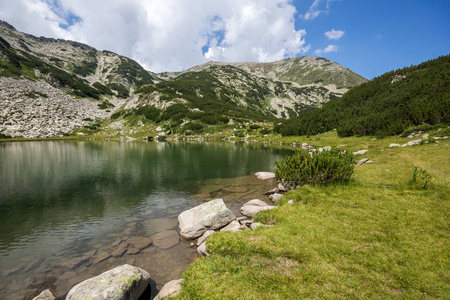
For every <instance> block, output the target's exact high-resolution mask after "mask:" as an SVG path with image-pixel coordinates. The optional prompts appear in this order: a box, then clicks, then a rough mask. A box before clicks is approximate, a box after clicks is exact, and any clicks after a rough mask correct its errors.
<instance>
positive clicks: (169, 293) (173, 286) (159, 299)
mask: <svg viewBox="0 0 450 300" xmlns="http://www.w3.org/2000/svg"><path fill="white" fill-rule="evenodd" d="M183 281H184V280H183V279H178V280H172V281H169V282H168V283H166V284H165V285H164V286H163V287H162V289H161V290H160V291H159V293H158V295H157V296H156V297H155V298H154V299H153V300H164V299H169V298H172V297H175V296H176V295H178V294H179V293H180V292H181V284H182V283H183Z"/></svg>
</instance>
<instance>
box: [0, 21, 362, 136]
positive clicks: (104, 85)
mask: <svg viewBox="0 0 450 300" xmlns="http://www.w3.org/2000/svg"><path fill="white" fill-rule="evenodd" d="M1 77H4V78H10V80H17V81H16V85H17V86H21V85H22V86H23V85H26V84H25V83H24V81H23V79H28V80H32V81H35V82H41V83H46V84H48V85H45V87H46V88H48V93H43V92H42V90H43V86H40V87H39V91H38V92H37V93H34V94H33V92H32V91H31V92H30V91H29V88H25V86H24V87H23V89H20V88H17V89H14V91H15V94H14V95H12V98H11V99H15V100H14V101H9V102H8V106H9V107H6V102H5V101H2V102H0V121H1V122H0V134H3V135H4V136H15V137H49V136H58V135H61V134H68V133H70V132H72V131H74V129H75V128H76V126H75V127H74V126H61V127H59V128H57V129H55V130H51V131H48V130H47V131H46V132H51V133H39V131H36V130H33V133H31V132H30V131H29V130H28V131H27V130H25V129H24V128H23V126H19V125H17V124H16V123H14V121H12V120H19V119H20V118H18V115H17V113H16V114H13V112H16V111H19V112H21V111H22V112H23V110H25V113H24V114H25V115H27V116H32V112H30V111H29V110H30V109H33V107H35V106H33V105H31V106H30V108H29V109H25V107H29V105H28V104H29V103H28V102H30V103H33V101H34V102H36V99H38V100H41V102H42V103H46V105H50V106H51V104H50V102H52V101H53V100H52V99H53V98H52V97H53V96H52V95H56V94H57V92H56V91H54V89H56V90H59V91H61V92H63V93H65V94H67V95H68V97H63V98H64V99H65V100H64V101H66V102H64V103H66V104H64V103H60V104H59V105H58V106H64V105H67V106H71V103H70V102H76V101H79V100H80V99H90V100H91V101H93V102H94V103H95V104H97V107H96V105H88V106H86V107H89V110H90V112H89V113H88V114H87V115H89V117H86V114H82V113H79V114H75V115H73V114H71V118H72V119H73V120H74V119H76V120H77V121H76V122H74V124H78V125H77V126H78V128H80V126H81V127H83V126H92V124H93V123H95V124H101V123H102V122H103V121H104V120H107V119H108V118H109V116H114V117H115V118H113V119H111V121H114V120H116V119H117V118H119V119H121V120H122V119H123V122H124V123H125V124H129V123H130V122H129V118H130V117H133V118H134V117H136V116H141V115H140V114H139V112H138V111H139V110H140V111H141V112H142V111H143V110H145V111H149V110H153V112H154V113H155V114H156V113H158V114H159V115H158V117H156V118H155V120H150V119H148V118H145V117H143V119H142V120H141V121H143V122H147V121H153V122H157V123H159V122H160V121H163V122H172V124H174V123H177V125H180V124H182V123H186V122H190V121H196V120H201V117H204V118H203V119H202V120H204V119H208V118H209V119H210V120H211V118H215V117H214V116H213V115H217V116H222V119H224V118H226V117H230V118H243V119H245V118H247V119H250V120H251V119H259V120H262V119H266V120H271V119H273V118H289V117H293V116H297V115H298V114H300V113H302V112H303V111H308V110H310V109H314V108H317V107H321V106H322V105H323V104H324V103H327V102H328V101H330V100H332V99H336V98H339V97H341V96H342V95H343V94H344V93H345V92H346V91H347V90H348V89H349V88H350V87H352V86H355V85H358V84H360V83H362V82H366V81H367V80H366V79H364V78H362V77H361V76H359V75H357V74H355V73H353V72H352V71H350V70H348V69H347V68H345V67H342V66H340V65H338V64H336V63H333V62H331V61H329V60H327V59H324V58H318V57H313V56H306V57H300V58H287V59H283V60H281V61H277V62H270V63H245V62H244V63H242V62H241V63H222V62H208V63H205V64H202V65H199V66H194V67H192V68H189V69H188V70H185V71H183V72H164V73H158V74H157V73H153V72H151V71H148V70H145V69H144V68H143V67H142V66H141V65H139V64H138V63H137V62H136V61H134V60H132V59H129V58H127V57H125V56H121V55H118V54H115V53H113V52H111V51H106V50H103V51H100V50H97V49H95V48H93V47H91V46H89V45H86V44H82V43H79V42H74V41H67V40H62V39H53V38H46V37H35V36H32V35H29V34H26V33H23V32H20V31H17V30H16V29H15V28H14V27H13V26H11V25H10V24H8V23H6V22H4V21H0V78H1ZM19 79H21V80H22V81H21V80H19ZM2 82H6V81H2ZM12 82H13V81H8V83H7V86H11V85H12ZM1 84H2V83H1V82H0V85H1ZM5 84H6V83H5ZM30 86H35V85H30ZM21 90H24V91H25V90H26V91H27V92H26V93H25V92H21ZM44 90H45V89H44ZM30 93H31V94H30ZM39 93H42V94H47V98H45V97H44V96H42V95H40V94H39ZM30 95H32V96H33V97H34V96H35V98H36V99H32V98H30ZM44 100H45V101H44ZM55 101H56V99H55ZM25 102H27V103H28V104H27V105H26V106H23V105H22V104H23V103H25ZM20 103H22V104H20ZM174 105H175V106H174ZM171 106H174V107H173V108H171V109H169V107H171ZM35 108H36V107H35ZM194 112H195V113H196V115H195V114H194V115H195V117H194V118H191V117H192V113H194ZM54 113H56V114H57V115H58V118H59V119H64V112H63V110H61V111H59V110H57V111H56V112H54ZM12 115H15V116H16V118H11V116H12ZM199 116H200V117H199ZM211 116H213V117H211ZM40 118H42V119H44V123H50V124H53V123H54V122H45V120H47V121H48V120H51V119H52V116H51V115H41V116H40ZM86 120H87V121H86ZM200 122H203V121H200ZM211 122H212V121H210V123H211ZM36 124H37V123H36ZM39 124H40V123H39ZM16 125H17V126H16ZM209 125H212V124H209ZM36 126H38V127H39V126H42V125H36ZM155 126H157V125H155ZM16 127H18V128H16ZM14 128H16V129H14Z"/></svg>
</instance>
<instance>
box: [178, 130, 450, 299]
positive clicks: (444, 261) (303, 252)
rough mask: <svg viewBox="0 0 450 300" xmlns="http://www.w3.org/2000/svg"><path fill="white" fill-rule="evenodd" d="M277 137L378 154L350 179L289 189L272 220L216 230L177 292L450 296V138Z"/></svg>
mask: <svg viewBox="0 0 450 300" xmlns="http://www.w3.org/2000/svg"><path fill="white" fill-rule="evenodd" d="M437 135H439V132H430V136H437ZM418 138H420V137H417V138H415V139H418ZM269 139H271V141H272V142H277V143H278V142H284V143H293V142H297V143H300V144H301V143H303V142H306V143H308V144H312V145H314V146H328V145H329V146H338V145H345V146H342V148H346V149H348V150H350V151H357V150H361V149H367V150H369V151H368V152H367V153H366V154H364V155H360V156H357V157H356V161H358V160H359V159H361V158H369V159H371V160H373V161H374V162H372V163H366V164H363V165H360V166H355V171H354V174H353V177H352V180H351V182H350V183H348V184H337V185H325V186H319V185H316V186H312V185H306V186H302V187H301V188H299V189H297V190H294V191H291V192H289V193H287V194H285V196H284V198H283V199H281V200H279V202H277V203H276V205H277V206H278V208H277V209H275V210H270V211H265V212H262V213H260V214H259V215H258V216H257V217H256V220H257V221H259V222H262V223H265V224H269V225H274V226H271V227H262V228H261V227H260V228H258V229H257V230H255V231H252V230H246V231H240V232H237V233H227V232H220V233H217V234H215V235H213V236H212V237H210V239H209V240H208V242H207V246H208V251H209V253H210V256H209V257H205V258H199V259H197V260H196V261H194V263H192V264H191V265H190V266H189V267H188V269H187V271H186V272H185V274H184V278H185V283H184V286H183V292H182V293H181V294H180V295H179V296H178V297H177V299H400V298H401V299H449V298H450V234H449V233H450V231H449V225H450V222H449V216H450V206H449V200H450V189H449V187H450V175H449V174H450V155H449V151H450V140H449V139H440V140H438V141H437V142H434V143H428V144H422V145H415V146H407V147H394V148H389V144H390V143H398V144H404V143H406V142H408V141H409V139H407V138H399V137H388V138H384V139H373V138H372V137H348V138H339V137H337V134H336V132H328V133H324V134H320V135H317V136H313V137H286V138H282V137H275V136H272V137H270V136H269V137H265V140H269ZM415 166H417V167H418V170H419V171H420V172H419V173H418V174H417V176H416V180H415V181H413V174H414V169H415ZM423 170H425V171H423ZM424 174H425V175H426V174H429V175H431V177H432V178H431V179H430V177H427V176H423V175H424ZM424 187H427V188H424ZM290 199H293V200H294V205H290V204H287V201H288V200H290ZM262 200H265V201H266V202H268V203H269V200H268V199H262Z"/></svg>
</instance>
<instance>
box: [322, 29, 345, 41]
mask: <svg viewBox="0 0 450 300" xmlns="http://www.w3.org/2000/svg"><path fill="white" fill-rule="evenodd" d="M344 33H345V31H342V30H334V29H331V30H330V31H327V32H325V36H326V37H327V38H328V39H329V40H338V39H340V38H341V37H342V36H343V35H344Z"/></svg>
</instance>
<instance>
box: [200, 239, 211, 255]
mask: <svg viewBox="0 0 450 300" xmlns="http://www.w3.org/2000/svg"><path fill="white" fill-rule="evenodd" d="M197 253H198V254H200V255H203V256H209V253H208V250H207V248H206V242H203V243H202V244H201V245H200V246H198V248H197Z"/></svg>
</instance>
